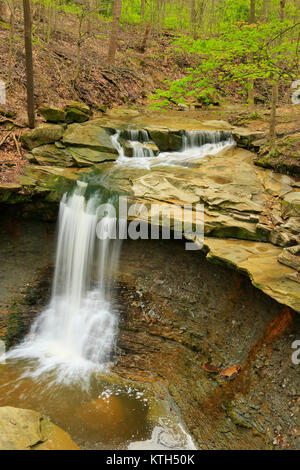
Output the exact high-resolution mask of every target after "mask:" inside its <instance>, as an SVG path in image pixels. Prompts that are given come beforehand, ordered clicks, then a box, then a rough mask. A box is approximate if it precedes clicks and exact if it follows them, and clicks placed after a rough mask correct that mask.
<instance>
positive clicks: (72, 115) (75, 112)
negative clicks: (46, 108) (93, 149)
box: [66, 108, 89, 124]
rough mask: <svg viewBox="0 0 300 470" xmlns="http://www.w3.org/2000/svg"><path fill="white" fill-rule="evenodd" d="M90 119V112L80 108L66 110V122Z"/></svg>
mask: <svg viewBox="0 0 300 470" xmlns="http://www.w3.org/2000/svg"><path fill="white" fill-rule="evenodd" d="M88 120H89V116H88V114H85V113H83V112H82V111H79V109H76V108H70V109H69V110H68V111H67V112H66V122H67V123H68V124H71V123H72V122H85V121H88Z"/></svg>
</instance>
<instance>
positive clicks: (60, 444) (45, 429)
mask: <svg viewBox="0 0 300 470" xmlns="http://www.w3.org/2000/svg"><path fill="white" fill-rule="evenodd" d="M0 450H80V449H79V447H78V446H77V444H75V442H73V441H72V439H71V437H70V436H69V434H67V433H66V432H65V431H63V430H62V429H60V428H59V427H58V426H56V425H55V424H53V423H52V422H51V421H49V420H48V418H46V417H45V416H43V415H41V414H40V413H38V412H37V411H32V410H24V409H21V408H12V407H10V406H5V407H2V408H0Z"/></svg>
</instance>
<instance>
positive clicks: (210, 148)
mask: <svg viewBox="0 0 300 470" xmlns="http://www.w3.org/2000/svg"><path fill="white" fill-rule="evenodd" d="M180 133H181V135H182V149H181V150H179V151H177V152H171V151H170V152H161V153H160V154H159V155H157V156H155V155H154V153H153V151H152V150H151V149H149V148H147V147H145V146H143V144H147V143H149V142H151V140H150V138H149V134H148V132H147V131H146V130H132V129H130V130H127V131H126V137H127V139H128V140H129V141H130V144H131V147H132V148H133V156H132V157H126V155H125V152H124V148H123V147H122V145H121V143H120V137H121V131H117V132H116V134H114V135H113V136H112V143H113V145H114V147H115V148H116V150H117V151H118V154H119V158H118V160H117V163H118V164H120V165H123V164H126V166H128V167H131V168H145V169H149V170H150V169H151V168H152V167H155V166H188V165H189V164H191V163H192V162H193V161H194V162H196V161H199V160H201V159H203V158H204V157H206V156H207V155H217V154H218V153H220V152H221V151H224V150H227V149H229V148H230V147H233V146H234V145H235V141H234V139H233V137H232V133H231V132H230V131H205V130H193V131H181V132H179V134H180ZM122 134H124V131H122ZM145 157H147V158H145Z"/></svg>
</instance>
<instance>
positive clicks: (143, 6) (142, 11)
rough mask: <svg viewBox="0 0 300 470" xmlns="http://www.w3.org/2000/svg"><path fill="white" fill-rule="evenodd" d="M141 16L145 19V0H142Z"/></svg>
mask: <svg viewBox="0 0 300 470" xmlns="http://www.w3.org/2000/svg"><path fill="white" fill-rule="evenodd" d="M141 18H142V20H144V19H145V0H141Z"/></svg>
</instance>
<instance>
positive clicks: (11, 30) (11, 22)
mask: <svg viewBox="0 0 300 470" xmlns="http://www.w3.org/2000/svg"><path fill="white" fill-rule="evenodd" d="M8 6H9V9H10V18H9V53H8V73H7V85H8V86H9V85H11V77H12V59H13V52H14V34H15V0H10V2H9V3H8Z"/></svg>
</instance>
